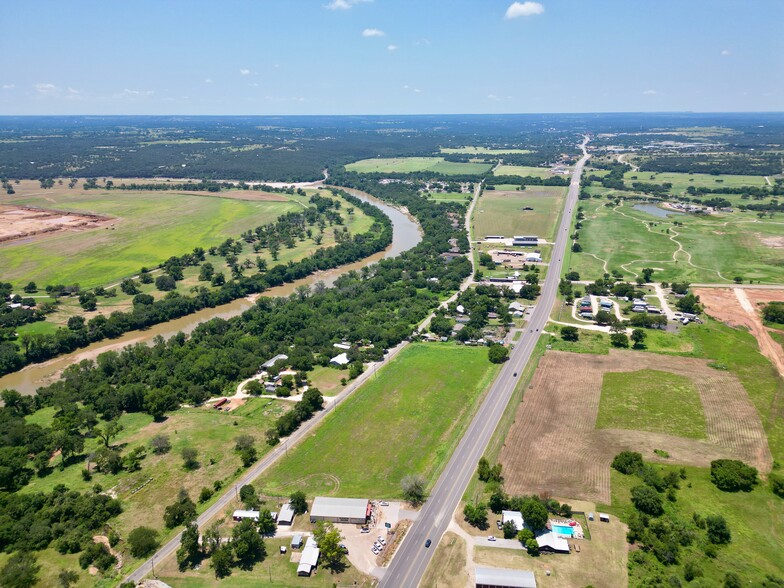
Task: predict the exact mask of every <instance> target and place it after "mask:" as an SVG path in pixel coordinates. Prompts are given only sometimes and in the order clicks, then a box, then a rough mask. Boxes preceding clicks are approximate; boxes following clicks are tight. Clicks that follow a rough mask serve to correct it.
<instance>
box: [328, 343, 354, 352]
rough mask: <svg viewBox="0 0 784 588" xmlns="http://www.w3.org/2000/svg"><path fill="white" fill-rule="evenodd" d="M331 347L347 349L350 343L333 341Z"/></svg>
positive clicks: (349, 347)
mask: <svg viewBox="0 0 784 588" xmlns="http://www.w3.org/2000/svg"><path fill="white" fill-rule="evenodd" d="M332 347H335V348H337V349H342V350H343V351H348V350H349V349H351V345H349V344H348V343H335V344H334V345H333V346H332Z"/></svg>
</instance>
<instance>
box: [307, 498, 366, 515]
mask: <svg viewBox="0 0 784 588" xmlns="http://www.w3.org/2000/svg"><path fill="white" fill-rule="evenodd" d="M367 507H368V501H367V499H366V498H335V497H333V496H316V498H315V499H314V500H313V506H312V508H311V509H310V516H312V517H338V518H348V519H362V518H365V515H366V514H367Z"/></svg>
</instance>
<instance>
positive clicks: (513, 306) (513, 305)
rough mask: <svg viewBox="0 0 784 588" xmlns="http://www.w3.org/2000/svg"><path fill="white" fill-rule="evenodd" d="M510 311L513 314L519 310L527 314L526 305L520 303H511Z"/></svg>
mask: <svg viewBox="0 0 784 588" xmlns="http://www.w3.org/2000/svg"><path fill="white" fill-rule="evenodd" d="M509 310H510V311H513V312H514V311H516V310H519V311H520V312H525V304H522V303H520V302H510V303H509Z"/></svg>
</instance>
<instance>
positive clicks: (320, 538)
mask: <svg viewBox="0 0 784 588" xmlns="http://www.w3.org/2000/svg"><path fill="white" fill-rule="evenodd" d="M313 537H314V538H315V540H316V543H317V544H318V547H319V550H320V551H321V554H320V555H321V557H322V558H323V561H324V565H325V566H326V567H328V568H329V569H330V571H331V572H333V573H334V572H340V571H343V569H344V568H345V567H346V562H345V552H344V550H343V547H342V546H341V544H340V543H341V541H343V536H342V535H341V534H340V531H339V530H338V528H337V527H335V525H333V524H332V523H329V522H326V521H319V523H318V524H317V525H316V529H315V530H314V531H313Z"/></svg>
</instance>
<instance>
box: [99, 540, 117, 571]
mask: <svg viewBox="0 0 784 588" xmlns="http://www.w3.org/2000/svg"><path fill="white" fill-rule="evenodd" d="M93 542H94V543H101V544H103V545H104V546H105V547H106V549H107V550H108V551H109V553H111V554H112V555H113V556H114V557H116V558H117V563H116V564H114V569H115V570H121V569H122V567H123V556H122V553H120V552H119V551H115V549H114V548H113V547H112V546H111V544H110V543H109V538H108V537H107V536H106V535H95V536H94V537H93Z"/></svg>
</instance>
